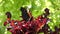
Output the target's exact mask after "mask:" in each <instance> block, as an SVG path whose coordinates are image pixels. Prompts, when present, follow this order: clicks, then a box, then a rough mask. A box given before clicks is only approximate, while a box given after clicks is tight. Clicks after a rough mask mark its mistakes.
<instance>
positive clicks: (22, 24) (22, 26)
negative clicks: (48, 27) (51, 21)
mask: <svg viewBox="0 0 60 34" xmlns="http://www.w3.org/2000/svg"><path fill="white" fill-rule="evenodd" d="M25 10H26V9H25V8H23V9H21V11H25ZM7 14H9V12H7ZM23 14H24V13H23ZM7 16H9V18H10V16H11V15H7ZM22 16H23V15H22ZM28 16H29V15H28ZM24 17H27V15H26V16H25V15H24V16H23V17H22V18H23V20H21V21H19V20H11V19H8V18H7V21H6V22H4V26H6V25H7V24H10V25H9V26H8V27H7V30H8V31H10V32H11V33H12V34H37V32H39V30H40V29H42V27H43V26H44V25H45V24H46V23H47V21H48V18H45V17H43V16H38V17H37V18H36V19H35V18H32V17H31V19H29V18H30V16H29V18H26V19H28V21H26V19H25V18H24Z"/></svg>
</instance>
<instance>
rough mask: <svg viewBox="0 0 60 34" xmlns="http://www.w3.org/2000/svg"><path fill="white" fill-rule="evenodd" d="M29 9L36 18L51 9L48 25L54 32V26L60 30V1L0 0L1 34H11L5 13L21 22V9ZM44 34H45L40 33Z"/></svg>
mask: <svg viewBox="0 0 60 34" xmlns="http://www.w3.org/2000/svg"><path fill="white" fill-rule="evenodd" d="M22 6H23V7H25V6H26V7H28V8H30V11H31V12H32V15H33V16H34V18H36V17H38V16H39V15H41V14H43V13H44V9H45V8H48V9H50V15H49V16H48V18H50V19H51V21H50V22H49V23H48V25H49V26H50V29H52V30H53V31H54V26H57V27H58V28H60V0H0V34H11V33H10V32H9V31H7V29H6V27H5V26H4V25H3V23H4V22H5V21H6V18H7V17H6V15H5V13H6V12H7V11H9V12H11V14H12V18H11V19H14V20H21V17H20V16H21V11H20V7H22ZM40 34H43V33H40Z"/></svg>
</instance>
